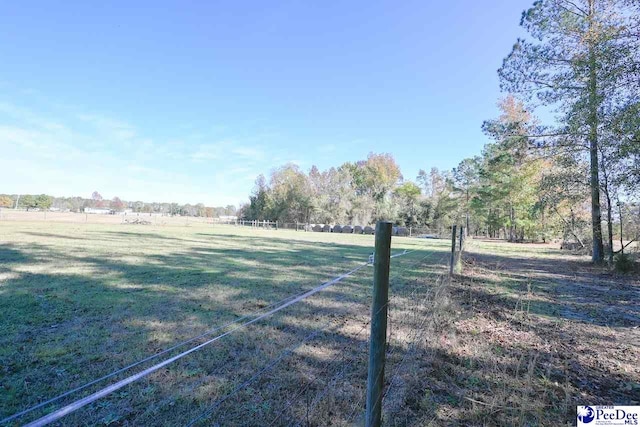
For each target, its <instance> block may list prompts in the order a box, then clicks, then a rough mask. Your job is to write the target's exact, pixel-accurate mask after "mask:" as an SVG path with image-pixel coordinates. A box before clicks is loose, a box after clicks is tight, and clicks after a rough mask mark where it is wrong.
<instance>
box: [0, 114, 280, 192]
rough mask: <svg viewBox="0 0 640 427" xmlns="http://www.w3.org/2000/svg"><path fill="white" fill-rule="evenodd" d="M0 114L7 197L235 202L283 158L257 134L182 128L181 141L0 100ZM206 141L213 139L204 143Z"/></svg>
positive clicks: (97, 117) (95, 117)
mask: <svg viewBox="0 0 640 427" xmlns="http://www.w3.org/2000/svg"><path fill="white" fill-rule="evenodd" d="M42 111H47V113H43V112H42ZM52 111H53V112H52ZM0 113H3V114H0V150H2V152H3V156H2V158H0V169H2V170H3V171H6V172H7V175H8V176H10V177H11V178H10V179H9V181H8V182H6V181H5V183H4V185H3V188H4V191H8V192H16V193H41V192H46V193H49V194H53V195H57V196H71V195H84V196H88V195H89V194H90V193H91V192H92V191H94V190H98V191H100V192H101V193H102V194H103V195H105V196H106V197H113V196H116V195H117V196H119V197H121V198H123V199H127V200H147V201H177V202H181V203H187V202H189V203H198V202H202V203H206V204H209V205H226V204H237V203H239V202H240V201H242V200H246V197H247V195H248V194H249V192H250V190H251V186H252V184H253V181H254V180H255V177H256V175H257V174H259V173H261V172H267V171H268V170H269V169H270V168H271V167H272V166H273V165H274V164H275V163H276V162H277V161H278V159H280V158H282V157H284V156H286V153H285V152H281V151H279V150H267V149H266V148H265V147H266V145H265V144H264V143H263V141H264V139H263V138H261V137H256V135H258V134H259V132H258V133H256V135H250V136H245V135H243V136H241V137H240V136H238V135H231V136H230V137H227V138H225V137H223V138H216V139H213V135H211V134H209V135H208V134H207V130H203V131H202V132H200V131H198V130H197V129H195V130H194V129H184V130H185V134H184V135H182V136H181V137H179V138H177V139H176V138H175V137H174V138H167V139H165V140H162V139H160V138H158V137H157V136H156V138H155V139H154V138H151V137H150V136H149V135H145V132H144V131H143V130H141V129H138V128H137V127H136V126H134V125H133V124H131V123H128V122H127V121H124V120H120V119H118V118H113V117H110V116H107V115H103V114H98V113H93V112H87V111H82V112H78V111H76V110H74V109H73V108H72V107H69V106H68V105H65V106H64V107H63V108H58V109H56V108H54V107H52V106H51V105H47V106H46V107H45V108H41V109H40V110H37V109H35V108H24V107H20V106H17V105H15V104H12V103H9V102H0ZM176 128H179V126H177V127H176ZM221 132H222V127H219V128H218V129H217V133H221ZM194 134H197V135H198V136H197V138H196V137H194V136H193V135H194ZM208 138H211V139H213V142H203V141H206V140H207V139H208Z"/></svg>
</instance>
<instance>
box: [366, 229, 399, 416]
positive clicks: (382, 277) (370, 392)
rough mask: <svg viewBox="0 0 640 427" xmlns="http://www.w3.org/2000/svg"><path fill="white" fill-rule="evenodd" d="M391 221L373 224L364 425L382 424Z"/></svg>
mask: <svg viewBox="0 0 640 427" xmlns="http://www.w3.org/2000/svg"><path fill="white" fill-rule="evenodd" d="M392 227H393V224H392V223H391V222H387V221H379V222H378V224H377V225H376V237H375V241H376V248H375V255H374V261H373V266H374V272H373V304H372V307H371V339H370V343H369V369H368V378H367V406H366V416H365V419H366V421H365V425H366V427H379V426H381V425H382V424H381V423H382V387H383V384H384V363H385V351H386V346H387V311H388V308H389V307H388V303H389V263H390V260H391V258H390V256H391V231H392Z"/></svg>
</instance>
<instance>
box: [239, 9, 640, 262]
mask: <svg viewBox="0 0 640 427" xmlns="http://www.w3.org/2000/svg"><path fill="white" fill-rule="evenodd" d="M520 24H521V26H522V27H523V28H524V29H525V30H526V32H527V33H528V35H529V36H528V37H527V38H524V39H518V40H517V41H516V43H515V44H514V46H513V48H512V51H511V52H510V53H509V54H508V55H507V57H506V58H505V59H504V61H503V64H502V66H501V67H500V69H499V70H498V75H499V78H500V84H501V89H502V90H503V91H504V92H506V93H507V95H506V96H505V98H504V99H502V100H501V101H500V102H499V107H500V111H501V114H500V116H499V117H496V118H493V119H491V120H487V121H485V123H484V124H483V125H482V129H483V131H484V132H485V134H486V135H488V136H490V138H491V140H492V142H491V143H489V144H487V145H486V146H485V147H484V149H483V150H482V152H481V153H480V154H479V155H478V156H475V157H473V158H468V159H464V160H463V161H462V162H460V164H459V165H458V166H457V167H456V168H454V169H453V170H452V171H438V170H437V169H431V170H430V171H429V172H428V173H427V172H426V171H424V170H421V171H420V173H419V175H418V176H417V177H416V179H415V181H409V180H404V179H403V176H402V174H401V173H400V169H399V167H398V165H397V164H396V162H395V161H394V159H393V157H392V156H391V155H389V154H373V153H372V154H370V155H369V156H368V158H367V159H366V160H361V161H358V162H355V163H350V162H347V163H344V164H343V165H341V166H339V167H337V168H330V169H328V170H326V171H320V170H318V168H316V167H315V166H314V167H312V168H311V170H310V171H309V172H308V173H304V172H303V171H301V170H300V169H299V167H297V166H296V165H293V164H288V165H284V166H282V167H280V168H278V169H276V170H274V171H273V172H272V173H271V174H270V176H269V178H268V179H267V178H266V177H264V176H262V175H261V176H259V177H258V179H257V180H256V186H255V188H254V190H253V193H252V194H251V196H250V198H249V203H248V204H246V205H245V206H243V207H242V209H241V214H242V216H243V217H245V218H247V219H270V220H278V221H284V222H294V221H298V222H311V223H341V224H344V223H352V224H361V225H366V224H371V223H373V222H375V221H376V220H378V219H387V220H392V221H394V222H396V223H397V224H400V225H408V226H427V227H430V228H431V229H432V230H434V231H435V232H438V231H442V230H443V229H445V228H446V227H448V226H449V225H450V224H452V223H455V222H461V223H464V224H465V225H466V226H467V230H469V231H470V232H472V233H476V234H484V235H487V236H492V237H502V238H505V239H508V240H511V241H524V240H532V241H546V240H548V239H550V238H557V237H563V238H564V239H565V240H571V241H573V242H575V243H576V245H578V246H584V247H588V248H589V249H590V252H591V253H592V259H593V261H595V262H600V261H603V260H604V257H605V249H606V252H607V253H608V256H609V260H612V259H613V256H614V254H615V252H616V251H614V249H613V243H614V241H615V239H616V238H621V237H623V236H622V234H625V238H626V240H628V241H633V240H635V239H637V238H638V223H639V222H640V210H639V209H640V207H639V205H638V195H639V194H640V191H639V190H640V2H637V1H634V0H574V1H568V0H538V1H535V2H534V3H533V6H532V7H531V8H529V9H528V10H526V11H525V12H523V15H522V19H521V22H520ZM538 110H542V111H544V112H546V113H548V114H553V115H554V116H555V118H554V120H553V123H543V122H541V121H540V120H539V119H538V118H537V117H536V115H535V112H536V111H538ZM603 224H605V226H606V235H605V234H604V233H603ZM625 230H626V231H625ZM624 240H625V239H623V243H622V244H621V246H623V247H624V245H625V244H628V242H627V243H625V242H624ZM618 250H620V249H618Z"/></svg>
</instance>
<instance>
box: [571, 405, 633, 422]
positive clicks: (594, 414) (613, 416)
mask: <svg viewBox="0 0 640 427" xmlns="http://www.w3.org/2000/svg"><path fill="white" fill-rule="evenodd" d="M576 412H577V422H578V424H577V426H578V427H595V426H640V406H578V407H577V411H576Z"/></svg>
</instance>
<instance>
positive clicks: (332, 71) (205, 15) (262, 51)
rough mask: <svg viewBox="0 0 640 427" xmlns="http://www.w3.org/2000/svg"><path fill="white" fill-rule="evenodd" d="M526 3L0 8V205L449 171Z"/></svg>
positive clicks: (232, 196)
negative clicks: (379, 167) (287, 170)
mask: <svg viewBox="0 0 640 427" xmlns="http://www.w3.org/2000/svg"><path fill="white" fill-rule="evenodd" d="M531 3H532V1H531V0H486V1H480V2H479V1H475V0H473V1H472V0H452V1H448V2H427V1H424V0H420V1H412V0H408V1H402V2H398V1H388V2H377V1H349V2H308V1H273V2H258V1H256V2H249V1H246V2H234V1H206V2H204V1H203V2H163V1H157V0H154V1H139V2H116V1H113V2H100V3H97V2H87V1H82V2H80V1H78V2H75V1H65V2H53V1H51V2H44V1H41V2H29V1H24V2H9V3H5V4H4V5H3V11H2V13H1V14H0V58H2V61H1V64H2V65H1V66H0V149H1V151H0V152H1V153H2V156H1V157H0V170H2V175H3V178H2V181H1V184H0V193H43V192H44V193H48V194H53V195H57V196H70V195H81V196H85V197H89V196H90V194H91V192H93V191H94V190H98V191H100V192H101V193H102V195H103V196H105V197H108V198H111V197H113V196H119V197H121V198H123V199H126V200H145V201H177V202H181V203H186V202H190V203H197V202H203V203H205V204H207V205H215V206H218V205H226V204H237V203H239V202H242V201H244V200H246V199H247V196H248V194H249V192H250V191H251V188H252V187H253V182H254V180H255V178H256V176H257V175H258V174H259V173H264V174H265V175H266V174H268V173H269V171H270V170H271V169H273V168H274V167H277V166H280V165H282V164H284V163H286V162H295V163H297V164H298V165H299V166H300V167H301V168H303V169H304V170H308V169H309V168H310V167H311V165H313V164H316V165H317V166H318V167H319V168H321V169H325V168H328V167H330V166H337V165H339V164H341V163H343V162H345V161H355V160H359V159H364V158H366V156H367V154H368V153H369V152H388V153H391V154H392V155H393V156H394V157H395V158H396V160H397V162H398V164H399V165H400V167H401V169H402V172H403V175H404V177H405V179H414V178H415V176H416V175H417V173H418V170H419V169H421V168H422V169H429V168H430V167H432V166H435V167H438V168H440V169H449V168H452V167H454V166H455V165H456V164H457V163H458V162H459V161H460V160H462V159H463V158H464V157H468V156H472V155H475V154H478V153H479V152H480V150H481V149H482V146H483V145H484V144H485V143H486V142H487V139H486V138H485V136H484V135H483V134H482V132H481V130H480V125H481V124H482V121H483V120H485V119H488V118H492V117H494V116H496V115H497V114H498V113H497V109H496V106H495V105H496V102H497V100H498V98H499V97H500V96H501V94H500V92H499V88H498V79H497V74H496V70H497V68H498V67H499V66H500V64H501V61H502V58H503V57H504V56H505V55H506V54H507V53H508V52H509V50H510V48H511V46H512V45H513V43H514V42H515V40H516V38H517V37H518V36H521V35H522V30H521V29H520V28H519V26H518V23H519V19H520V15H521V13H522V11H523V10H524V9H525V8H527V7H528V6H530V5H531Z"/></svg>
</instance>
